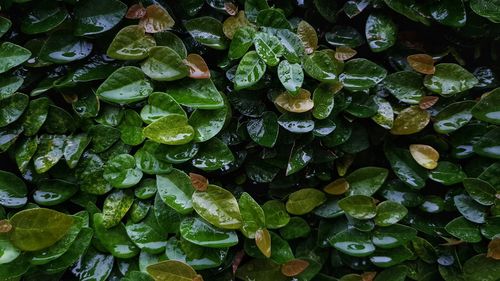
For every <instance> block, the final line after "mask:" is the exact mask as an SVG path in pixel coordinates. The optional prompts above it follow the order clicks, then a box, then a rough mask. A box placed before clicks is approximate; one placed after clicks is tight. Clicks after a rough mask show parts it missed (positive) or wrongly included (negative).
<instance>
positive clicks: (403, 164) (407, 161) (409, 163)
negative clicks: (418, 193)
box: [384, 146, 427, 189]
mask: <svg viewBox="0 0 500 281" xmlns="http://www.w3.org/2000/svg"><path fill="white" fill-rule="evenodd" d="M384 153H385V157H386V158H387V160H389V163H390V164H391V167H392V169H393V171H394V173H395V174H396V176H397V177H398V178H399V179H400V180H402V181H403V182H404V183H405V184H406V185H408V186H410V187H412V188H414V189H421V188H423V187H424V186H425V180H426V179H427V172H426V171H425V169H424V168H423V167H421V166H419V165H418V164H417V162H415V160H413V157H412V156H411V153H410V151H408V150H406V149H400V148H394V147H389V146H386V147H385V148H384Z"/></svg>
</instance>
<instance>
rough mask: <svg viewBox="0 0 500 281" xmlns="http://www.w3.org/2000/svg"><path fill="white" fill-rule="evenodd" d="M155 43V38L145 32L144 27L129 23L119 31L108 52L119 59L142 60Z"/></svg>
mask: <svg viewBox="0 0 500 281" xmlns="http://www.w3.org/2000/svg"><path fill="white" fill-rule="evenodd" d="M155 45H156V42H155V40H154V39H153V37H151V36H150V35H147V34H145V32H144V28H143V27H141V26H138V25H129V26H126V27H124V28H122V29H121V30H120V31H118V33H117V34H116V36H115V38H114V39H113V41H112V42H111V44H110V45H109V47H108V50H107V51H106V54H107V55H108V56H109V57H111V58H114V59H119V60H140V59H144V58H146V57H147V56H148V51H149V49H150V48H152V47H154V46H155Z"/></svg>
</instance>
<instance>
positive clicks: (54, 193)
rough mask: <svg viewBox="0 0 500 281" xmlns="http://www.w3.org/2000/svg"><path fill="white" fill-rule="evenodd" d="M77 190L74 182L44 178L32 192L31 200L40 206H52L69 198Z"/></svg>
mask: <svg viewBox="0 0 500 281" xmlns="http://www.w3.org/2000/svg"><path fill="white" fill-rule="evenodd" d="M77 191H78V186H77V185H76V184H73V183H70V182H67V181H63V180H57V179H50V180H44V181H41V182H40V183H39V185H38V187H37V189H36V190H35V192H34V193H33V200H34V201H35V202H36V203H37V204H40V205H42V206H54V205H58V204H61V203H63V202H65V201H67V200H69V199H70V198H71V197H72V196H73V195H75V193H76V192H77Z"/></svg>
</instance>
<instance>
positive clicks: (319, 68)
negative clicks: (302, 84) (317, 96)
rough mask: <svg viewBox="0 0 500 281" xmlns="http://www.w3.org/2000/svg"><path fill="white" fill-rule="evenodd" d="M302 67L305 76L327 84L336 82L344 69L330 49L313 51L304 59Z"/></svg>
mask: <svg viewBox="0 0 500 281" xmlns="http://www.w3.org/2000/svg"><path fill="white" fill-rule="evenodd" d="M303 66H304V71H305V72H306V73H307V75H309V76H311V77H312V78H314V79H316V80H319V81H321V82H328V83H335V82H337V81H338V78H339V74H340V73H341V72H342V70H343V68H344V64H343V63H342V62H341V61H339V60H337V59H336V58H335V56H334V52H333V51H332V50H330V49H325V50H321V51H315V52H314V53H312V54H311V55H308V56H306V57H304V62H303Z"/></svg>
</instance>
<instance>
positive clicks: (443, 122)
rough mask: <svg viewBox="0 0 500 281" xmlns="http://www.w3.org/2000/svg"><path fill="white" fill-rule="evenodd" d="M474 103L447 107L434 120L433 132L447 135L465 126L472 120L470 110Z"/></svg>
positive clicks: (457, 103)
mask: <svg viewBox="0 0 500 281" xmlns="http://www.w3.org/2000/svg"><path fill="white" fill-rule="evenodd" d="M475 104H476V103H475V102H473V101H462V102H456V103H452V104H450V105H448V106H447V107H445V108H444V109H443V110H441V111H440V112H439V113H438V115H437V116H436V118H435V121H434V130H436V132H438V133H441V134H448V133H451V132H453V131H456V130H458V129H459V128H461V127H463V126H464V125H466V124H467V123H468V122H469V121H470V120H471V119H472V113H471V109H472V108H473V107H474V105H475Z"/></svg>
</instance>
